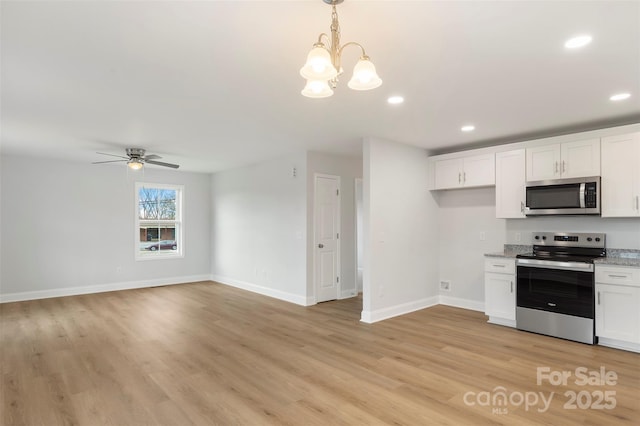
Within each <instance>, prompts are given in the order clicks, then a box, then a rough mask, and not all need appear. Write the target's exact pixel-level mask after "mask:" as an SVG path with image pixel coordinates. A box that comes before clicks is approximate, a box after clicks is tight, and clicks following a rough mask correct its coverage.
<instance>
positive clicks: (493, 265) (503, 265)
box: [484, 257, 516, 274]
mask: <svg viewBox="0 0 640 426" xmlns="http://www.w3.org/2000/svg"><path fill="white" fill-rule="evenodd" d="M484 271H485V272H496V273H498V274H515V273H516V260H515V259H509V258H502V257H487V258H485V259H484Z"/></svg>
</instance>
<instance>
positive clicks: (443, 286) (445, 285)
mask: <svg viewBox="0 0 640 426" xmlns="http://www.w3.org/2000/svg"><path fill="white" fill-rule="evenodd" d="M440 290H442V291H451V281H440Z"/></svg>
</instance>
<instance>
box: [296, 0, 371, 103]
mask: <svg viewBox="0 0 640 426" xmlns="http://www.w3.org/2000/svg"><path fill="white" fill-rule="evenodd" d="M322 1H324V2H325V3H327V4H329V5H331V9H332V11H331V38H329V35H327V34H325V33H322V34H320V35H319V36H318V41H317V42H316V43H315V44H314V45H313V49H311V51H310V52H309V55H308V56H307V63H306V64H304V66H303V67H302V68H301V69H300V75H302V76H303V77H304V78H306V79H307V84H306V85H305V86H304V89H302V94H303V95H304V96H307V97H309V98H326V97H328V96H331V95H333V89H335V88H336V86H337V84H338V76H339V75H340V74H342V72H343V69H342V66H341V65H340V62H341V58H340V57H341V56H342V51H343V50H344V48H345V47H347V46H357V47H359V48H360V50H361V51H362V55H361V56H360V59H359V60H358V63H357V64H356V66H355V67H354V69H353V76H352V77H351V80H349V83H347V86H349V88H351V89H353V90H370V89H375V88H376V87H378V86H380V85H381V84H382V80H381V79H380V77H378V74H377V73H376V67H375V66H374V65H373V63H372V62H371V60H370V59H369V57H368V56H367V54H366V53H365V51H364V47H362V45H360V44H359V43H356V42H353V41H350V42H348V43H345V44H344V45H342V46H340V23H339V22H338V12H337V11H336V5H337V4H340V3H342V2H343V1H344V0H322ZM327 45H328V47H327Z"/></svg>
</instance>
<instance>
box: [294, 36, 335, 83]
mask: <svg viewBox="0 0 640 426" xmlns="http://www.w3.org/2000/svg"><path fill="white" fill-rule="evenodd" d="M300 75H302V76H303V77H304V78H306V79H309V80H331V79H332V78H335V77H336V76H337V75H338V71H337V70H336V68H335V67H334V66H333V64H332V63H331V55H330V54H329V51H328V50H327V49H326V48H325V47H324V45H323V44H322V43H318V44H315V45H314V47H313V49H311V51H310V52H309V55H307V62H306V63H305V64H304V66H303V67H302V68H301V69H300Z"/></svg>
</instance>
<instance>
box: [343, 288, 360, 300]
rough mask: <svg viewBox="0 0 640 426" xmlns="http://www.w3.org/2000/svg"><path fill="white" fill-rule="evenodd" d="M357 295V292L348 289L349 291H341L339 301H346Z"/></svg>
mask: <svg viewBox="0 0 640 426" xmlns="http://www.w3.org/2000/svg"><path fill="white" fill-rule="evenodd" d="M357 295H358V292H357V291H355V290H354V289H352V288H351V289H349V290H342V291H341V292H340V297H339V298H340V299H348V298H350V297H356V296H357Z"/></svg>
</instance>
